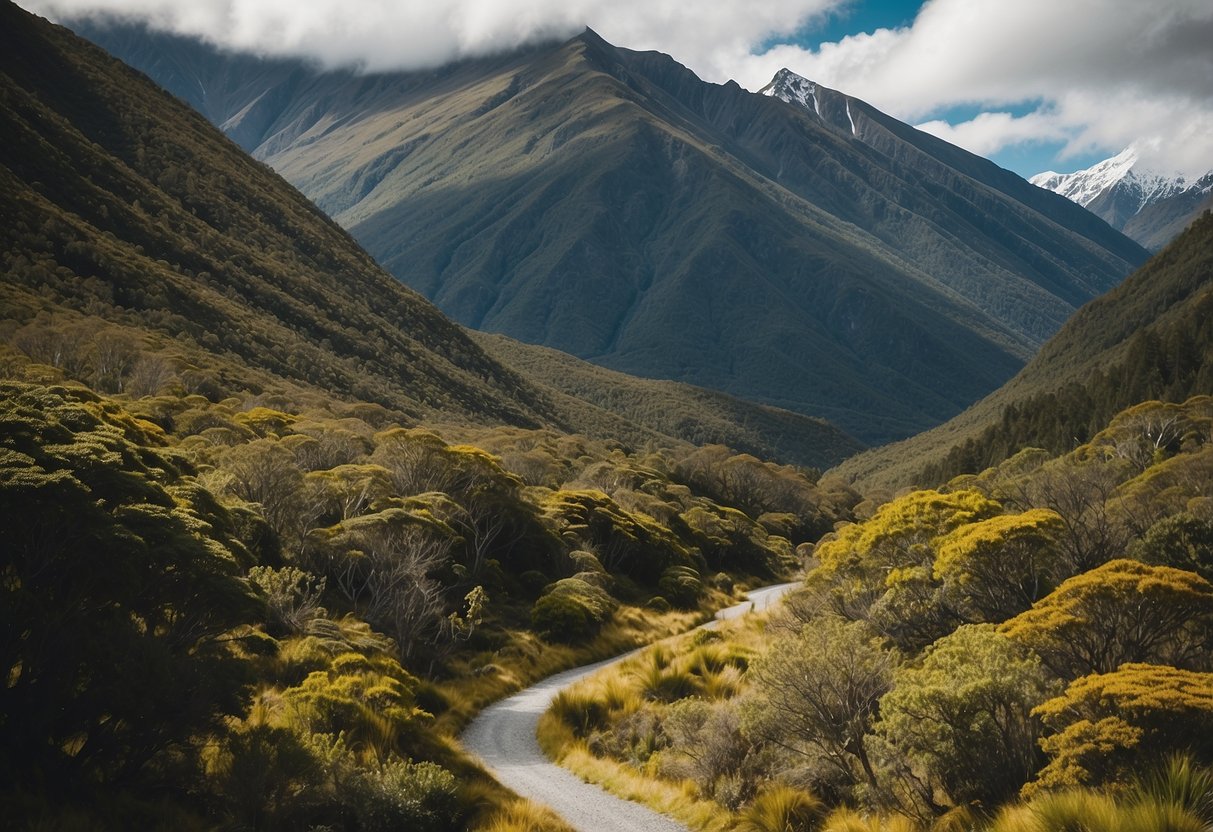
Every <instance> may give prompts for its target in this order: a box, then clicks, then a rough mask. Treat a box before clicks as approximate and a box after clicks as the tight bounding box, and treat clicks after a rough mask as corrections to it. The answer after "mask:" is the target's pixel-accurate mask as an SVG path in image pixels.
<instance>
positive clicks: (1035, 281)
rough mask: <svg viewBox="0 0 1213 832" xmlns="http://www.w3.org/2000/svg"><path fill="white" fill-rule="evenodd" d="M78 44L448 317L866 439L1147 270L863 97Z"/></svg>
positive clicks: (1011, 360) (650, 70) (174, 44)
mask: <svg viewBox="0 0 1213 832" xmlns="http://www.w3.org/2000/svg"><path fill="white" fill-rule="evenodd" d="M79 28H81V30H82V31H83V32H84V33H85V34H86V35H87V36H88V37H90V38H92V39H93V40H95V41H96V42H98V43H100V44H101V45H103V46H104V47H105V48H107V49H109V50H110V51H111V52H113V53H114V54H116V55H117V56H118V57H120V58H122V59H123V60H125V61H127V62H128V63H130V64H132V65H133V66H135V67H137V68H139V69H142V70H143V71H145V72H147V73H148V74H150V75H151V76H152V77H153V78H154V79H156V80H157V81H159V82H160V83H162V84H163V85H164V86H165V87H166V88H168V89H169V90H170V91H172V92H174V93H175V94H176V95H178V96H179V97H181V98H183V99H184V100H186V101H187V102H189V103H191V104H192V105H194V106H195V107H196V108H197V109H199V111H201V112H202V113H204V114H205V115H206V116H207V117H208V118H209V119H210V120H211V121H212V122H213V123H215V124H217V125H219V126H220V127H222V128H223V129H224V130H225V131H226V132H227V133H228V135H229V136H230V137H232V138H233V139H235V140H236V141H237V142H239V143H240V144H241V145H242V146H243V147H245V148H246V149H248V150H249V151H251V152H252V153H253V155H254V156H256V157H257V158H259V159H261V160H263V161H265V162H266V163H268V164H269V165H270V166H272V167H273V168H274V169H275V170H277V171H278V172H279V173H281V174H282V175H283V176H284V177H285V178H286V179H287V180H288V181H290V182H291V183H292V184H294V185H296V186H297V187H299V188H300V189H301V190H302V191H303V192H304V193H305V194H306V195H307V196H309V197H310V198H311V199H313V200H314V201H315V202H316V204H317V205H318V206H319V207H321V208H322V209H323V210H324V211H326V212H327V213H329V214H330V215H331V216H332V217H333V218H334V219H336V220H337V222H338V223H340V224H341V225H343V226H344V227H346V228H347V229H348V230H349V231H350V232H351V233H352V234H353V236H354V237H355V238H356V239H357V240H358V241H359V242H360V243H362V245H363V246H364V247H365V248H366V249H367V250H368V251H369V252H370V253H371V254H372V255H373V256H374V257H375V258H376V259H378V260H379V262H380V263H382V264H383V265H384V266H385V267H386V268H387V269H388V270H389V271H390V272H391V273H393V274H394V275H396V276H397V277H398V278H400V279H401V280H403V281H405V282H406V283H408V284H409V285H410V286H412V287H414V288H416V289H417V290H418V291H420V292H421V293H422V294H424V295H425V296H427V297H429V298H430V299H432V300H433V301H434V302H435V303H436V304H437V305H438V306H439V307H440V308H441V309H442V310H443V311H445V312H446V313H447V314H449V315H451V316H452V317H453V318H455V319H456V320H457V321H459V322H461V323H463V324H466V325H468V326H470V327H473V328H476V329H480V330H484V331H488V332H498V333H504V334H507V335H509V336H512V337H514V338H517V339H519V340H522V341H525V342H528V343H532V344H538V345H543V346H548V347H554V348H557V349H560V350H563V351H565V352H568V353H571V354H573V355H575V356H578V357H581V358H584V359H588V360H590V361H592V362H594V363H596V364H599V365H602V366H604V367H608V368H611V369H616V370H622V371H626V372H629V373H633V374H636V375H640V376H647V377H652V378H666V379H674V380H679V381H686V382H690V383H694V384H698V385H701V386H705V387H709V388H713V389H717V390H723V391H726V392H729V393H732V394H734V395H740V396H743V397H746V398H750V399H753V400H756V401H760V402H764V403H767V404H772V405H776V406H780V407H784V408H788V409H791V410H795V411H799V412H801V413H806V414H810V415H814V416H820V417H824V418H827V419H829V420H831V421H833V422H834V423H836V424H838V425H840V426H841V427H843V428H844V429H845V430H847V431H848V432H850V433H852V434H853V435H855V436H857V437H858V438H860V439H861V440H864V441H867V442H880V441H885V440H888V439H892V438H896V437H900V436H906V435H909V434H912V433H915V432H917V431H919V430H922V429H924V428H926V427H929V426H931V425H933V424H937V423H938V422H940V421H941V420H943V419H945V418H947V417H948V416H950V415H952V414H954V413H956V412H958V411H959V410H961V409H963V408H964V407H965V406H967V405H968V404H969V403H971V402H972V401H974V400H976V399H977V398H980V397H981V396H982V395H984V394H986V393H988V392H989V391H990V390H992V389H994V388H995V387H997V386H998V385H999V384H1000V383H1001V382H1003V381H1004V380H1006V379H1007V378H1008V377H1010V376H1011V375H1012V374H1013V373H1014V372H1015V371H1016V370H1017V369H1018V368H1019V367H1020V366H1022V364H1023V362H1024V361H1025V360H1026V359H1027V358H1028V357H1030V356H1031V355H1032V353H1033V352H1034V351H1035V350H1036V348H1037V347H1038V346H1039V345H1040V344H1041V343H1042V342H1043V341H1044V340H1045V339H1046V338H1047V337H1048V336H1049V335H1050V334H1052V333H1053V332H1054V331H1055V330H1056V329H1057V328H1058V327H1059V326H1060V325H1061V324H1062V322H1063V321H1064V320H1065V319H1066V318H1067V317H1068V316H1069V315H1070V314H1071V313H1072V312H1073V310H1074V309H1076V308H1077V307H1078V306H1079V305H1081V304H1082V303H1084V302H1086V301H1087V300H1089V299H1091V298H1092V297H1095V296H1096V295H1098V294H1101V293H1102V292H1104V291H1106V290H1108V289H1109V288H1111V287H1112V286H1114V285H1116V283H1117V282H1119V280H1120V279H1121V278H1122V277H1123V276H1124V275H1125V274H1127V273H1128V272H1129V271H1130V270H1131V269H1132V268H1133V267H1134V266H1136V265H1137V264H1139V263H1140V262H1142V260H1144V258H1145V256H1146V253H1145V252H1144V251H1143V250H1142V249H1141V248H1140V247H1139V246H1137V245H1136V244H1134V243H1133V242H1132V241H1130V240H1128V239H1127V238H1125V237H1123V236H1122V235H1120V234H1118V233H1116V232H1114V231H1113V230H1111V229H1110V228H1108V227H1107V225H1106V224H1104V223H1102V222H1100V221H1099V220H1098V219H1096V218H1095V217H1092V216H1091V215H1090V214H1089V213H1088V212H1086V211H1083V210H1082V209H1080V208H1079V207H1078V206H1076V205H1074V204H1073V203H1071V202H1069V201H1068V200H1065V199H1063V198H1061V197H1058V196H1056V195H1054V194H1049V193H1046V192H1044V191H1042V190H1040V189H1038V188H1034V187H1032V186H1030V185H1028V184H1027V183H1026V182H1024V181H1023V180H1022V179H1020V178H1019V177H1017V176H1015V175H1014V174H1012V173H1010V172H1009V171H1005V170H1002V169H1000V168H998V167H997V166H995V165H993V164H992V163H990V162H989V161H987V160H984V159H981V158H979V157H976V156H973V155H972V154H969V153H966V152H965V151H963V150H960V149H959V148H956V147H954V146H951V145H948V144H947V143H945V142H942V141H940V140H938V139H935V138H934V137H931V136H928V135H926V134H923V133H920V132H918V131H916V130H914V129H913V128H911V127H909V126H908V125H905V124H903V123H901V122H898V121H896V120H895V119H893V118H891V117H889V116H887V115H885V114H883V113H880V112H879V111H877V110H876V109H874V108H872V107H870V106H869V105H867V104H865V103H863V102H862V101H859V100H857V99H853V98H850V97H848V96H845V95H843V94H842V93H838V92H835V91H830V90H825V89H824V88H818V87H816V86H814V87H813V89H814V92H813V93H812V95H811V96H809V97H806V98H805V99H804V101H803V102H802V101H796V100H792V103H789V101H788V100H787V98H786V97H784V96H774V97H773V96H770V95H756V94H753V93H749V92H747V91H745V90H743V89H741V88H740V87H739V86H737V85H736V84H733V83H729V84H724V85H715V84H708V83H705V82H703V81H701V80H700V79H699V78H697V77H696V76H695V75H694V74H693V73H692V72H690V71H689V70H687V69H686V68H685V67H683V66H681V65H680V64H678V63H677V62H676V61H674V60H673V59H672V58H670V57H668V56H666V55H662V54H658V53H640V52H632V51H629V50H625V49H618V48H616V47H614V46H612V45H610V44H608V43H606V42H605V41H603V40H602V39H601V38H599V37H598V36H597V35H595V34H594V33H593V32H590V31H587V32H585V33H584V34H583V35H581V36H579V37H577V38H574V39H573V40H571V41H568V42H566V43H561V44H553V45H549V46H545V47H540V48H533V49H528V50H525V51H520V52H516V53H512V54H508V55H502V56H498V57H494V58H489V59H481V60H475V61H468V62H464V63H460V64H456V65H453V66H449V67H444V68H442V69H439V70H436V71H431V72H413V73H398V74H381V75H359V74H357V73H355V72H352V71H321V70H319V69H316V68H314V67H309V66H307V65H306V64H303V63H298V62H292V61H265V60H260V59H256V58H251V57H248V56H240V55H229V54H224V53H220V52H217V51H215V50H213V49H210V48H209V47H206V46H202V45H199V44H196V43H190V42H188V41H183V40H182V39H180V38H173V37H169V36H164V35H160V34H153V33H150V32H147V31H146V30H142V29H132V28H130V27H100V26H97V25H90V26H88V27H84V26H80V27H79ZM802 80H803V79H802ZM781 82H782V83H783V85H784V86H786V87H788V88H789V89H791V87H792V86H794V85H795V83H799V82H794V79H792V78H791V76H790V74H786V73H781V78H777V79H776V81H775V83H776V85H779V84H780V83H781ZM804 83H805V84H807V83H808V82H804ZM805 89H807V87H805ZM789 95H791V94H790V93H789ZM780 98H784V99H785V100H780ZM805 102H807V103H809V104H812V106H807V105H806V103H805Z"/></svg>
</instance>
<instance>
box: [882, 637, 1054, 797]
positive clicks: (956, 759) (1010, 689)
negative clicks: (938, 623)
mask: <svg viewBox="0 0 1213 832" xmlns="http://www.w3.org/2000/svg"><path fill="white" fill-rule="evenodd" d="M1048 692H1049V685H1048V682H1047V678H1046V674H1045V672H1044V670H1043V669H1042V667H1041V665H1040V662H1039V660H1038V659H1036V658H1035V657H1033V656H1030V655H1028V654H1026V653H1025V652H1024V651H1023V650H1021V649H1020V648H1018V646H1017V645H1016V644H1015V643H1014V642H1012V641H1011V640H1010V639H1008V638H1006V637H1005V636H1002V635H1000V634H998V633H997V632H996V631H995V629H994V627H993V625H988V624H986V625H966V626H963V627H960V628H958V629H957V630H956V631H955V632H953V633H951V634H950V635H948V636H946V637H944V638H942V639H940V640H939V641H937V642H936V643H935V644H934V645H932V646H931V647H930V648H929V649H928V650H927V652H926V654H925V655H924V656H923V657H922V660H921V662H919V663H916V664H908V665H905V666H903V667H901V668H899V669H898V670H897V671H896V673H895V675H894V680H893V687H892V690H891V691H890V692H889V693H888V694H886V695H885V697H884V698H883V699H881V701H880V721H879V723H877V724H876V725H875V727H874V730H875V733H876V734H877V735H878V736H879V737H880V738H881V739H882V740H883V741H884V743H886V744H887V745H885V746H884V748H883V749H882V754H881V756H882V758H883V761H884V765H885V767H886V774H885V780H884V782H885V783H886V786H887V787H889V788H891V790H892V791H893V792H894V794H895V795H896V797H897V798H898V800H900V801H902V802H903V805H904V806H905V807H906V808H908V809H912V810H918V811H922V810H924V809H925V810H930V811H935V810H937V809H938V808H939V807H938V806H937V804H936V801H937V799H938V797H939V796H942V797H943V798H944V800H946V801H947V804H946V805H947V806H963V805H966V804H976V805H981V806H997V805H999V804H1000V803H1002V802H1003V801H1005V800H1007V799H1009V798H1011V797H1013V796H1014V795H1015V794H1016V793H1017V792H1018V791H1019V788H1020V786H1022V785H1023V784H1024V783H1025V782H1027V781H1028V780H1029V779H1030V778H1031V776H1032V774H1033V773H1034V772H1035V771H1036V768H1037V764H1038V755H1039V751H1038V749H1037V746H1036V740H1037V737H1038V736H1039V730H1040V729H1039V724H1038V723H1037V721H1036V720H1035V719H1034V718H1033V717H1032V716H1031V712H1032V709H1033V708H1034V707H1035V706H1036V705H1038V704H1040V703H1041V702H1042V701H1044V699H1045V698H1046V697H1047V695H1048ZM901 769H904V770H905V771H906V774H905V775H903V774H902V773H901V771H900V770H901Z"/></svg>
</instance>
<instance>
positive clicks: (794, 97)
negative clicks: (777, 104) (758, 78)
mask: <svg viewBox="0 0 1213 832" xmlns="http://www.w3.org/2000/svg"><path fill="white" fill-rule="evenodd" d="M758 94H759V95H769V96H770V97H771V98H778V99H779V100H780V101H786V102H787V103H788V104H798V105H800V106H801V107H804V108H805V109H806V110H807V109H810V108H812V110H813V112H815V113H817V115H821V105H820V104H819V103H818V102H817V84H816V83H815V82H813V81H810V80H809V79H808V78H805V77H803V76H801V75H797V74H796V73H795V72H793V71H792V70H790V69H781V70H779V71H778V72H776V73H775V77H774V78H772V79H771V83H769V84H767V85H766V86H765V87H763V88H762V89H760V90H759V91H758ZM809 102H812V103H811V104H810V103H809Z"/></svg>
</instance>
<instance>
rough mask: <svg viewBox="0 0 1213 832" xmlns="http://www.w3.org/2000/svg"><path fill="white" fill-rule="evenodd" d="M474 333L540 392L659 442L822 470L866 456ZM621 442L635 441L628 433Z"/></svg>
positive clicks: (816, 435) (823, 438) (778, 415)
mask: <svg viewBox="0 0 1213 832" xmlns="http://www.w3.org/2000/svg"><path fill="white" fill-rule="evenodd" d="M468 334H469V335H470V336H471V337H472V340H473V341H475V342H476V343H477V344H479V345H480V346H481V347H483V348H484V351H485V352H486V353H488V354H489V355H491V356H493V357H494V358H496V359H498V360H499V361H501V362H502V363H503V364H506V365H507V366H509V367H510V368H511V369H513V370H515V371H517V372H519V373H521V374H522V375H523V376H524V377H525V378H527V379H528V380H529V381H531V382H532V383H534V384H535V385H536V386H538V387H541V388H543V389H545V390H548V391H551V393H552V394H553V395H555V396H558V397H567V398H568V399H571V400H572V401H571V402H570V403H569V405H568V406H569V408H570V409H572V408H574V407H576V406H577V405H575V404H573V403H574V402H575V403H577V404H579V405H580V406H583V407H584V406H585V405H586V404H589V405H590V406H592V407H594V408H599V409H601V410H605V411H607V412H609V413H612V414H616V415H617V416H619V417H620V418H621V419H623V420H626V421H627V423H628V424H629V425H632V426H643V427H644V428H646V429H648V430H651V431H653V432H655V433H656V434H658V435H659V436H674V437H677V438H679V439H681V440H684V441H687V442H691V443H693V444H696V445H727V446H729V447H731V448H733V449H735V450H737V451H741V452H743V453H749V454H753V455H755V456H758V457H761V458H762V459H777V460H786V461H789V462H795V463H798V464H800V465H807V466H814V465H820V461H821V460H826V459H836V460H843V459H846V458H847V457H849V456H853V455H854V454H856V453H859V452H860V451H861V450H863V446H862V445H861V444H859V443H858V442H856V441H855V440H854V439H852V438H851V437H849V436H847V435H846V434H844V433H842V432H841V431H838V430H837V429H835V428H834V427H833V426H831V425H830V424H829V423H827V422H822V421H821V420H818V419H813V418H812V417H809V416H805V415H804V414H802V413H794V412H792V411H790V410H783V409H781V408H778V407H771V406H769V405H759V404H753V403H752V402H748V401H745V400H744V399H736V398H733V397H732V396H728V395H726V394H724V393H719V392H716V391H715V390H706V389H704V388H702V387H694V386H692V385H689V384H682V383H681V382H676V381H660V380H657V379H645V378H637V377H636V376H629V375H627V374H625V373H620V372H617V371H615V370H607V369H605V368H603V367H598V366H596V365H594V364H590V363H588V362H586V361H582V360H580V359H578V358H574V357H573V356H571V355H569V354H568V353H563V352H560V351H558V350H553V349H551V348H549V347H539V346H535V345H532V344H524V343H522V342H520V341H515V340H514V339H512V338H507V337H505V336H504V335H493V334H490V333H486V332H475V331H469V333H468ZM581 421H590V420H588V419H586V420H581ZM633 429H635V428H633ZM620 435H621V436H627V435H628V434H627V432H626V431H623V430H621V431H620ZM813 460H817V462H814V461H813Z"/></svg>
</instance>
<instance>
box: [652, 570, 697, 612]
mask: <svg viewBox="0 0 1213 832" xmlns="http://www.w3.org/2000/svg"><path fill="white" fill-rule="evenodd" d="M657 588H658V589H659V590H661V594H662V595H664V596H665V598H666V599H667V600H668V601H669V602H670V603H672V604H674V605H675V606H677V607H681V608H682V609H688V610H689V609H694V608H695V607H696V606H698V605H699V598H700V596H702V595H703V581H701V580H700V579H699V570H697V569H695V568H693V567H690V566H671V567H669V568H668V569H666V570H665V572H663V573H662V574H661V579H660V580H659V581H657Z"/></svg>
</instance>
